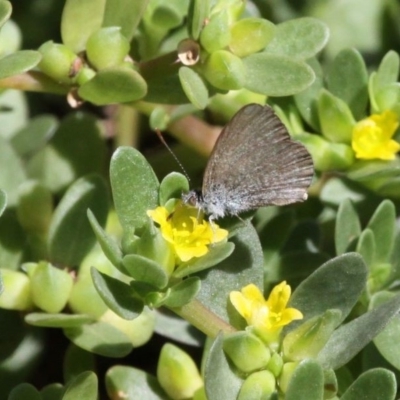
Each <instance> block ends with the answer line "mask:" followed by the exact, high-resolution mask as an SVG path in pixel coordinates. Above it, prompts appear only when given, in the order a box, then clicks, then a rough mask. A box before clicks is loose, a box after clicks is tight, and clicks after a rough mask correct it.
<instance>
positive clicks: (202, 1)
mask: <svg viewBox="0 0 400 400" xmlns="http://www.w3.org/2000/svg"><path fill="white" fill-rule="evenodd" d="M209 15H210V0H193V1H191V2H190V6H189V13H188V31H189V34H190V36H191V37H192V38H193V39H195V40H197V39H198V38H199V36H200V32H201V31H202V29H203V27H204V22H205V21H206V20H207V18H208V17H209Z"/></svg>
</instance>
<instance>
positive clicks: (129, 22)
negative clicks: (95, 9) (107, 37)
mask: <svg viewBox="0 0 400 400" xmlns="http://www.w3.org/2000/svg"><path fill="white" fill-rule="evenodd" d="M148 4H149V0H136V1H131V0H106V6H105V11H104V19H103V26H120V27H121V33H122V34H123V35H124V36H125V37H126V38H128V39H132V38H133V35H134V34H135V32H136V28H137V27H138V25H139V23H140V21H141V19H142V17H143V14H144V12H145V10H146V8H147V6H148Z"/></svg>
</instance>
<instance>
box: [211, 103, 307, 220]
mask: <svg viewBox="0 0 400 400" xmlns="http://www.w3.org/2000/svg"><path fill="white" fill-rule="evenodd" d="M313 174H314V169H313V163H312V159H311V156H310V155H309V153H308V151H307V150H306V149H305V147H304V146H303V145H301V144H300V143H297V142H294V141H293V140H291V138H290V136H289V134H288V132H287V130H286V128H285V126H284V125H283V124H282V122H281V121H280V120H279V118H278V117H277V116H276V115H275V113H274V112H273V111H272V109H271V108H270V107H268V106H265V107H263V106H260V105H258V104H250V105H248V106H245V107H243V108H242V109H241V110H240V111H239V112H238V113H237V114H236V115H235V116H234V117H233V118H232V120H231V121H230V122H229V123H228V125H226V127H225V128H224V129H223V131H222V132H221V134H220V136H219V138H218V140H217V143H216V145H215V147H214V150H213V152H212V154H211V157H210V159H209V161H208V164H207V168H206V171H205V175H204V181H203V196H204V202H205V205H206V208H207V203H209V202H210V201H211V202H214V201H215V199H219V201H220V202H221V204H223V208H224V214H237V213H240V212H242V211H245V210H250V209H254V208H258V207H261V206H266V205H283V204H290V203H294V202H297V201H302V200H305V198H306V193H307V188H308V186H309V185H310V183H311V180H312V177H313Z"/></svg>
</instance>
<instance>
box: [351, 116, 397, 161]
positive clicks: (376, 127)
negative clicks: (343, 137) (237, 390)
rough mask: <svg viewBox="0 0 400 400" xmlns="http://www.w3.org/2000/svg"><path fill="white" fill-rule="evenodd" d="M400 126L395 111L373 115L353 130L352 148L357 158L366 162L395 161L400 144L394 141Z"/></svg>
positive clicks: (360, 122)
mask: <svg viewBox="0 0 400 400" xmlns="http://www.w3.org/2000/svg"><path fill="white" fill-rule="evenodd" d="M398 126H399V121H398V117H397V115H396V114H395V113H394V112H393V111H385V112H383V113H382V114H373V115H371V116H370V117H368V118H365V119H363V120H362V121H359V122H358V123H357V124H356V126H355V127H354V128H353V138H352V143H351V145H352V147H353V150H354V151H355V153H356V157H357V158H362V159H364V160H373V159H380V160H393V159H394V158H395V154H396V153H397V152H398V151H399V150H400V144H399V143H397V142H396V141H395V140H393V139H392V137H393V135H394V133H395V132H396V129H397V128H398Z"/></svg>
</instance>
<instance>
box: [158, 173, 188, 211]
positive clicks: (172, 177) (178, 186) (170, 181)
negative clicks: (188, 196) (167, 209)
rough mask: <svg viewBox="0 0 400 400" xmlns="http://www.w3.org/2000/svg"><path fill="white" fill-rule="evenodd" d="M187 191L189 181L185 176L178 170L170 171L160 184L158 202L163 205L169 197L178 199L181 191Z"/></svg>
mask: <svg viewBox="0 0 400 400" xmlns="http://www.w3.org/2000/svg"><path fill="white" fill-rule="evenodd" d="M188 191H189V182H188V180H187V178H186V176H184V175H182V174H180V173H178V172H171V173H170V174H168V175H167V176H166V177H165V178H164V179H163V180H162V182H161V184H160V204H161V205H162V206H164V205H165V203H166V202H167V201H168V200H169V199H172V198H175V199H180V198H181V197H182V193H187V192H188Z"/></svg>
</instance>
